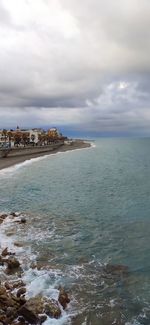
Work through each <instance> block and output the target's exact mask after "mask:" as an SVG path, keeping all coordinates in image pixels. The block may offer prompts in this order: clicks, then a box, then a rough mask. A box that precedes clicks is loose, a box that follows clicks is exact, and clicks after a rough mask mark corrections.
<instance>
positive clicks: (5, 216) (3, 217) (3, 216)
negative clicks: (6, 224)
mask: <svg viewBox="0 0 150 325" xmlns="http://www.w3.org/2000/svg"><path fill="white" fill-rule="evenodd" d="M7 217H8V215H7V214H5V213H4V214H1V215H0V218H1V219H3V220H4V219H6V218H7Z"/></svg>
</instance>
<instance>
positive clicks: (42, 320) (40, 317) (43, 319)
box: [39, 315, 47, 325]
mask: <svg viewBox="0 0 150 325" xmlns="http://www.w3.org/2000/svg"><path fill="white" fill-rule="evenodd" d="M46 320H47V316H46V315H39V323H40V325H41V324H42V323H44V322H45V321H46Z"/></svg>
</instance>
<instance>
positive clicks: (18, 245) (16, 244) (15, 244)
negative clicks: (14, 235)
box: [14, 241, 23, 247]
mask: <svg viewBox="0 0 150 325" xmlns="http://www.w3.org/2000/svg"><path fill="white" fill-rule="evenodd" d="M14 246H17V247H22V246H23V244H22V243H19V242H17V241H15V242H14Z"/></svg>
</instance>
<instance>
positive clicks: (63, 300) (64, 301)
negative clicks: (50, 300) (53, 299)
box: [58, 288, 70, 309]
mask: <svg viewBox="0 0 150 325" xmlns="http://www.w3.org/2000/svg"><path fill="white" fill-rule="evenodd" d="M58 301H59V303H60V304H61V305H62V307H63V309H66V307H67V304H68V303H69V302H70V299H69V297H68V294H67V292H66V291H65V290H64V289H63V288H60V292H59V297H58Z"/></svg>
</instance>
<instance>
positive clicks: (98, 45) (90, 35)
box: [0, 0, 150, 136]
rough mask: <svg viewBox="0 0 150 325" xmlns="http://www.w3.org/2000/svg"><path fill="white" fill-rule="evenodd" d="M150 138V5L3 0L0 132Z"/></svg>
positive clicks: (122, 0) (140, 1) (129, 0)
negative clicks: (44, 130) (46, 130)
mask: <svg viewBox="0 0 150 325" xmlns="http://www.w3.org/2000/svg"><path fill="white" fill-rule="evenodd" d="M16 125H19V126H20V127H36V126H43V127H46V126H49V125H50V126H57V127H59V128H63V129H65V128H66V129H68V130H71V129H72V130H74V131H75V132H81V131H82V132H83V133H85V134H86V135H90V134H95V135H96V134H97V135H99V134H104V135H105V134H106V135H109V134H110V135H144V136H145V135H150V1H149V0H0V128H4V127H5V128H9V127H15V126H16Z"/></svg>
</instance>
